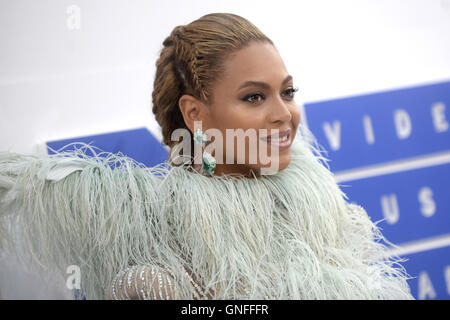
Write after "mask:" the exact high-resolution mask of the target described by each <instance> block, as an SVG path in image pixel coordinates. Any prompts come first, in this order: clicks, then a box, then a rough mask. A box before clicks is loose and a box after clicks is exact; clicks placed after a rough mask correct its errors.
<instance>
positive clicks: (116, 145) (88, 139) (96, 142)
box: [46, 128, 168, 167]
mask: <svg viewBox="0 0 450 320" xmlns="http://www.w3.org/2000/svg"><path fill="white" fill-rule="evenodd" d="M80 142H81V143H80ZM46 144H47V152H48V153H49V154H53V153H55V151H69V150H74V149H82V151H83V152H84V153H85V154H87V155H89V156H94V155H100V156H101V155H102V154H101V152H105V153H114V154H117V153H121V154H122V155H124V156H127V157H130V158H132V159H134V160H136V161H137V162H139V163H142V164H144V165H145V166H147V167H153V166H156V165H158V164H160V163H162V162H164V161H166V160H167V159H168V151H167V150H166V148H164V147H163V146H162V144H161V143H160V142H159V141H158V140H157V139H156V138H155V137H154V136H153V134H151V133H150V131H148V129H147V128H137V129H131V130H124V131H117V132H111V133H104V134H98V135H91V136H84V137H76V138H70V139H64V140H56V141H48V142H47V143H46ZM84 144H87V145H89V147H86V146H85V145H84ZM94 152H95V154H94Z"/></svg>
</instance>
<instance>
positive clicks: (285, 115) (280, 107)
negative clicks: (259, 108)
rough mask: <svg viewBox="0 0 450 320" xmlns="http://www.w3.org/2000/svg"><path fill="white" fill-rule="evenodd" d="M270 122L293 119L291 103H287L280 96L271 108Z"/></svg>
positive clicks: (282, 121)
mask: <svg viewBox="0 0 450 320" xmlns="http://www.w3.org/2000/svg"><path fill="white" fill-rule="evenodd" d="M269 117H270V122H272V123H277V122H279V123H284V122H290V121H291V120H292V112H291V110H290V108H289V104H288V103H286V101H284V100H283V99H281V98H280V97H278V98H277V100H276V101H275V102H274V103H273V104H272V107H271V110H270V116H269Z"/></svg>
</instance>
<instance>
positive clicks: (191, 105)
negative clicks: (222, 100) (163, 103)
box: [178, 94, 206, 132]
mask: <svg viewBox="0 0 450 320" xmlns="http://www.w3.org/2000/svg"><path fill="white" fill-rule="evenodd" d="M178 106H179V108H180V111H181V114H182V115H183V119H184V123H185V124H186V126H187V127H188V128H189V130H191V132H194V121H202V122H204V121H205V120H206V119H205V111H206V106H205V104H204V103H203V102H201V101H200V100H199V99H197V98H196V97H194V96H191V95H189V94H184V95H182V96H181V98H180V100H179V101H178Z"/></svg>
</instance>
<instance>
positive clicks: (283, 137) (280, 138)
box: [261, 129, 292, 149]
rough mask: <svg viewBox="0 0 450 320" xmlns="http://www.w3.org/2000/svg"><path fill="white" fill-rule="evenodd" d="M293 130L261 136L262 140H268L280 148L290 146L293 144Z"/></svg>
mask: <svg viewBox="0 0 450 320" xmlns="http://www.w3.org/2000/svg"><path fill="white" fill-rule="evenodd" d="M290 138H291V130H290V129H288V130H283V131H279V132H278V133H274V134H271V135H269V136H267V137H263V138H261V140H262V141H266V142H267V143H268V144H270V145H271V146H273V147H278V148H280V149H285V148H289V147H290V146H291V143H292V141H291V139H290Z"/></svg>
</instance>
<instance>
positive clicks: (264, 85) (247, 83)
mask: <svg viewBox="0 0 450 320" xmlns="http://www.w3.org/2000/svg"><path fill="white" fill-rule="evenodd" d="M290 80H292V76H291V75H288V76H287V77H286V78H285V79H284V80H283V82H282V83H281V85H284V84H286V83H287V82H289V81H290ZM250 86H256V87H262V88H264V89H270V86H269V85H268V84H267V83H265V82H259V81H245V82H244V83H243V84H241V85H240V87H239V88H238V90H241V89H243V88H246V87H250Z"/></svg>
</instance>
